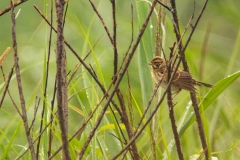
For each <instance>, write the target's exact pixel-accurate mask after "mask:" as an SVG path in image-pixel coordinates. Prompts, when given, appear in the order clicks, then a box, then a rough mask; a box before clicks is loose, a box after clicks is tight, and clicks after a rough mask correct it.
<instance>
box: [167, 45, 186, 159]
mask: <svg viewBox="0 0 240 160" xmlns="http://www.w3.org/2000/svg"><path fill="white" fill-rule="evenodd" d="M173 49H174V48H171V52H170V59H171V58H172V55H173ZM179 61H181V59H179ZM166 64H167V63H166ZM166 69H167V71H168V72H167V73H168V74H167V76H168V81H169V80H170V78H171V71H172V66H171V61H169V64H167V65H166ZM172 77H174V74H173V75H172ZM167 104H168V107H169V117H170V120H171V124H172V131H173V135H174V139H175V142H176V147H177V153H178V158H179V160H184V158H183V154H182V150H181V144H180V139H179V135H178V131H177V125H176V122H175V117H174V109H173V107H174V104H173V101H172V92H171V85H170V86H169V88H168V90H167Z"/></svg>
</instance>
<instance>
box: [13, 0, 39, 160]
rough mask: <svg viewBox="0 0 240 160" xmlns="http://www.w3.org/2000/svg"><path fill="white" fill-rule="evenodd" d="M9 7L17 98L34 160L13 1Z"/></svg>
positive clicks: (34, 159)
mask: <svg viewBox="0 0 240 160" xmlns="http://www.w3.org/2000/svg"><path fill="white" fill-rule="evenodd" d="M10 5H11V10H12V11H11V18H12V43H13V50H14V65H15V71H16V79H17V84H18V92H19V97H20V101H21V108H22V114H21V115H22V120H23V123H24V128H25V132H26V136H27V140H28V144H29V146H30V151H31V157H32V159H33V160H36V159H37V157H36V154H35V151H34V146H33V143H32V136H31V134H30V132H29V127H28V118H27V111H26V106H25V99H24V95H23V90H22V82H21V73H20V67H19V64H18V60H19V58H18V51H17V40H16V28H15V13H14V2H13V0H10Z"/></svg>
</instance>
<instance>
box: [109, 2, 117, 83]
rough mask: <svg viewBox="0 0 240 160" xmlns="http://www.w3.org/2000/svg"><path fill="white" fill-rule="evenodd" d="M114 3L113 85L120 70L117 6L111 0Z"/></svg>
mask: <svg viewBox="0 0 240 160" xmlns="http://www.w3.org/2000/svg"><path fill="white" fill-rule="evenodd" d="M110 1H111V3H112V16H113V50H114V59H113V66H114V69H113V83H115V81H116V79H117V70H118V52H117V21H116V6H115V0H110Z"/></svg>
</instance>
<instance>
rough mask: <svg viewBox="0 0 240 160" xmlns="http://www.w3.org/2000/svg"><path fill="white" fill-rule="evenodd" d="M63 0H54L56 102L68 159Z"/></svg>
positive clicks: (63, 145)
mask: <svg viewBox="0 0 240 160" xmlns="http://www.w3.org/2000/svg"><path fill="white" fill-rule="evenodd" d="M64 4H65V1H64V0H55V5H56V13H57V26H58V27H57V103H58V114H59V123H60V129H61V138H62V148H63V152H62V156H63V159H66V160H69V159H71V158H70V154H69V149H68V137H67V135H68V105H67V102H68V101H67V82H66V52H65V48H64V36H63V10H64Z"/></svg>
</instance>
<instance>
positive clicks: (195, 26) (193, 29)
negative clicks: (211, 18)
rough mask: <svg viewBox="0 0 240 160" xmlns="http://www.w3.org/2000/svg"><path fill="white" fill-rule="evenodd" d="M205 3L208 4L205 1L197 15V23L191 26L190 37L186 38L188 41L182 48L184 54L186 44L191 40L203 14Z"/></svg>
mask: <svg viewBox="0 0 240 160" xmlns="http://www.w3.org/2000/svg"><path fill="white" fill-rule="evenodd" d="M207 3H208V0H206V1H205V3H204V5H203V7H202V10H201V12H200V13H199V15H198V18H197V21H196V22H195V24H194V25H193V26H192V31H191V33H190V35H189V37H188V39H187V42H186V44H185V46H184V48H183V52H185V50H186V48H187V46H188V44H189V42H190V40H191V38H192V35H193V33H194V31H195V29H196V28H197V25H198V22H199V21H200V19H201V17H202V15H203V12H204V10H205V9H206V6H207Z"/></svg>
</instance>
